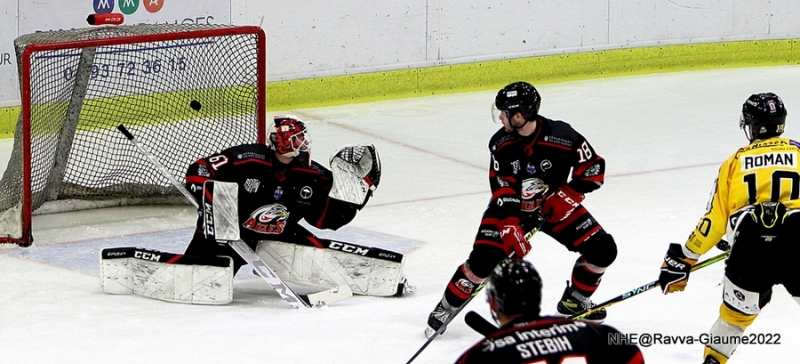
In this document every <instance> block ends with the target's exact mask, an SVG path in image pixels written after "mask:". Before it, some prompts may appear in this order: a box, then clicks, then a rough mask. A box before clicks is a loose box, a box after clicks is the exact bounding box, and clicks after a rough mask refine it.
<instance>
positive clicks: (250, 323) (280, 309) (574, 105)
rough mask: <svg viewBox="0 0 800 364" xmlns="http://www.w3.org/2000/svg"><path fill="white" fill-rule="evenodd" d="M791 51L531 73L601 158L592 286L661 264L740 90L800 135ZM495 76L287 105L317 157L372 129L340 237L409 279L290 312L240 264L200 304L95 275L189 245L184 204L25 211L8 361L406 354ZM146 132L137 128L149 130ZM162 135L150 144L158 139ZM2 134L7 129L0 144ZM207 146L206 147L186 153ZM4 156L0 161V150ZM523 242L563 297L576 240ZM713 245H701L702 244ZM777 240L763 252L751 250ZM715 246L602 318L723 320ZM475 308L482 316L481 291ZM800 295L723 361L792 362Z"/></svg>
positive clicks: (479, 148) (442, 253)
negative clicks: (106, 264)
mask: <svg viewBox="0 0 800 364" xmlns="http://www.w3.org/2000/svg"><path fill="white" fill-rule="evenodd" d="M797 85H800V67H798V66H783V67H766V68H747V69H729V70H712V71H693V72H680V73H669V74H655V75H647V76H635V77H623V78H614V79H600V80H591V81H580V82H569V83H561V84H549V85H540V86H539V87H538V89H539V91H540V93H541V94H542V98H543V101H542V107H541V110H540V113H541V114H542V115H544V116H547V117H549V118H553V119H561V120H564V121H567V122H568V123H570V124H572V125H573V126H574V127H575V128H576V129H577V130H578V131H579V132H581V133H582V134H583V135H584V136H585V137H586V138H587V139H588V140H589V142H590V143H592V145H593V146H594V148H595V149H596V150H597V152H598V153H599V154H600V155H601V156H603V157H604V158H605V159H606V162H607V171H606V172H607V174H606V176H607V178H606V184H605V185H604V186H603V187H602V188H601V189H600V190H598V191H596V192H594V193H591V194H589V195H587V198H586V200H585V202H584V204H585V205H586V206H587V207H588V208H589V210H590V211H591V212H592V214H593V215H594V216H595V217H596V218H597V219H598V220H599V222H600V223H601V224H602V225H603V226H604V228H605V229H606V230H607V231H608V232H610V233H611V234H612V235H613V236H614V237H615V239H616V241H617V244H618V247H619V255H618V258H617V260H616V262H615V263H614V264H613V265H612V266H611V267H610V268H609V269H608V271H607V273H606V275H605V277H604V278H603V283H602V284H601V285H600V288H599V289H598V291H597V293H596V294H595V296H594V297H593V298H594V300H595V301H604V300H606V299H609V298H612V297H614V296H617V295H620V294H622V293H623V292H625V291H628V290H630V289H633V288H635V287H638V286H640V285H642V284H645V283H647V282H650V281H652V280H655V279H657V277H658V268H659V265H660V264H661V261H662V257H663V255H664V253H665V251H666V249H667V246H668V244H669V243H670V242H679V243H682V242H683V241H684V240H685V239H686V237H687V236H688V235H689V233H690V232H691V230H692V228H693V227H694V226H695V224H696V223H697V221H698V219H699V218H700V217H701V215H702V214H703V212H704V210H705V206H706V202H707V200H708V197H709V194H710V192H711V188H712V182H713V180H714V178H715V177H716V173H717V170H718V168H719V165H720V164H721V163H722V162H723V161H724V160H725V158H727V157H728V156H729V155H731V154H732V153H734V152H735V151H736V149H737V148H739V147H741V146H744V145H745V144H746V143H747V140H746V139H745V137H744V134H743V133H742V131H741V130H740V129H738V119H739V114H740V110H741V105H742V103H743V102H744V100H745V99H746V98H747V97H748V96H749V95H750V94H752V93H756V92H767V91H773V92H776V93H777V94H778V95H780V96H781V97H782V98H783V99H784V101H785V103H786V107H787V109H788V111H789V117H788V119H787V131H786V133H785V134H784V135H785V136H787V137H789V138H794V139H798V138H800V119H798V117H797V116H796V115H800V88H798V86H797ZM495 92H496V91H487V92H475V93H464V94H455V95H446V96H431V97H421V98H414V99H404V100H395V101H386V102H379V103H370V104H358V105H345V106H338V107H329V108H316V109H307V110H295V111H293V112H292V113H294V114H296V115H299V116H301V117H302V118H303V119H305V120H306V121H307V123H308V125H309V129H310V131H311V134H312V137H313V142H314V143H313V145H312V156H313V157H315V159H316V160H318V161H319V162H320V163H322V164H323V165H327V160H328V157H329V156H330V155H331V153H333V151H334V150H336V148H338V147H340V146H343V145H346V144H355V143H373V144H375V145H376V147H377V149H378V150H379V152H380V155H381V157H382V163H383V178H382V181H381V184H380V188H379V189H378V190H377V191H376V194H375V196H374V198H373V199H372V200H371V201H370V203H369V205H368V206H367V207H366V208H365V209H364V210H362V211H361V212H360V213H359V215H358V216H357V217H356V219H355V220H354V221H353V222H352V223H351V224H350V225H348V226H347V227H345V228H344V229H342V230H341V231H339V232H334V233H331V235H333V236H337V237H339V238H340V239H342V240H348V239H351V240H352V241H354V242H359V243H361V244H366V245H373V246H380V247H388V248H391V249H395V250H399V251H401V252H404V253H406V254H407V255H406V265H405V272H406V274H407V276H408V278H409V280H410V282H412V283H413V284H414V285H416V287H417V292H416V293H415V294H413V295H412V296H409V297H404V298H375V297H353V298H351V299H348V300H345V301H342V302H340V303H336V304H333V305H331V306H330V307H324V308H321V309H310V310H293V309H291V308H290V307H289V306H288V305H286V304H285V303H284V302H282V301H281V300H280V298H279V297H278V295H277V294H276V293H275V292H274V291H272V290H271V289H269V288H268V287H267V285H266V284H265V283H264V282H263V281H261V280H260V279H258V278H255V277H253V276H252V274H250V273H249V271H250V270H249V269H247V268H246V267H245V268H244V269H242V271H241V272H240V273H239V275H238V276H237V277H236V279H235V281H234V282H235V287H234V302H233V303H232V304H230V305H227V306H192V305H183V304H175V303H167V302H161V301H155V300H150V299H146V298H142V297H138V296H133V295H121V296H116V295H110V294H106V293H104V292H102V291H101V289H100V280H99V271H98V262H97V261H98V253H99V250H100V249H101V248H103V247H115V246H141V247H148V248H154V249H160V250H163V251H168V252H173V253H182V252H183V249H184V248H185V246H186V244H187V243H188V241H189V239H190V235H191V234H190V228H191V227H192V226H193V224H194V217H195V214H194V211H193V210H192V209H191V208H189V207H188V206H187V207H128V208H112V209H102V210H94V211H83V212H72V213H63V214H54V215H45V216H36V217H34V222H33V224H34V225H33V226H34V236H35V239H36V242H35V244H34V246H32V247H30V248H19V247H16V246H2V247H0V307H2V309H0V337H2V340H0V362H4V363H56V362H57V363H231V362H239V363H405V362H406V361H407V360H408V359H409V358H410V357H411V356H412V354H414V352H415V351H416V350H417V349H418V348H419V347H420V346H421V345H422V344H423V343H424V341H425V338H424V336H423V334H422V332H423V329H424V327H425V322H426V319H427V315H428V313H429V312H430V311H431V310H432V309H433V307H434V306H435V305H436V303H437V301H438V300H439V299H440V297H441V294H442V292H443V289H444V287H445V285H446V283H447V282H448V280H449V278H450V276H451V275H452V273H453V271H454V269H455V268H456V267H457V266H458V265H459V264H461V263H462V262H463V261H464V260H465V259H466V258H467V255H468V254H469V252H470V249H471V246H472V241H473V239H474V235H475V233H476V229H477V226H478V222H479V219H480V216H481V214H482V212H483V210H484V208H485V206H486V203H487V202H488V199H489V186H488V183H487V180H488V176H487V175H488V164H489V154H488V150H487V143H488V140H489V137H490V136H491V135H492V134H493V133H494V132H495V131H496V130H497V129H498V128H499V125H497V124H493V123H492V122H491V116H490V105H491V103H492V102H493V100H494V95H495ZM144 142H145V143H146V141H144ZM156 147H157V146H155V145H154V146H151V148H156ZM10 148H11V141H10V140H3V141H0V156H5V157H6V158H7V155H8V153H9V150H10ZM198 157H200V156H198ZM2 166H5V162H3V163H2ZM532 242H533V251H532V252H531V253H530V254H529V255H528V257H527V259H528V260H530V261H531V262H533V263H534V265H535V266H536V267H537V268H538V270H539V272H540V273H541V275H542V277H543V280H544V297H543V302H542V309H543V313H545V314H549V313H553V312H555V306H556V303H557V301H558V299H559V298H560V296H561V293H562V291H563V289H564V284H565V281H566V280H567V279H569V274H570V271H571V268H572V265H573V262H574V261H575V259H576V258H577V255H576V254H574V253H570V252H568V251H567V250H566V249H565V248H564V247H562V246H561V245H559V244H558V243H556V242H555V241H554V240H552V239H550V238H549V237H547V236H546V235H544V234H539V235H536V236H534V237H533V239H532ZM714 254H716V250H712V251H711V252H709V254H707V255H706V256H705V257H704V258H707V257H710V256H712V255H714ZM777 254H781V252H772V251H765V252H764V253H763V256H761V257H757V258H758V259H770V257H771V256H774V255H777ZM722 272H723V264H722V263H718V264H716V265H712V266H710V267H708V268H706V269H703V270H700V271H697V272H695V273H693V274H692V275H691V279H690V281H689V285H688V288H687V290H686V291H685V292H681V293H676V294H672V295H669V296H663V295H661V294H660V293H659V292H658V290H653V291H652V292H647V293H645V294H643V295H641V296H638V297H635V298H632V299H630V300H627V301H625V302H622V303H620V304H618V305H615V306H613V307H612V308H610V309H609V312H608V320H607V321H606V323H607V324H610V325H612V326H614V327H616V328H618V329H620V330H621V331H623V332H626V333H636V334H644V333H650V334H662V335H691V336H694V337H695V338H697V337H699V336H700V334H702V333H705V332H707V331H708V329H709V328H710V327H711V325H712V323H713V322H714V320H716V318H717V311H718V308H719V304H720V301H721V285H720V283H721V280H722ZM467 310H475V311H477V312H478V313H480V314H482V315H484V316H485V317H489V313H488V306H487V304H486V299H485V296H484V294H483V293H481V294H480V295H479V296H478V297H477V298H476V299H475V300H473V301H472V302H471V303H470V305H469V306H468V307H467ZM798 322H800V307H798V305H797V304H796V303H795V302H794V301H793V300H792V299H791V297H790V296H789V295H788V294H787V293H786V291H785V290H784V289H783V288H782V287H778V288H776V289H775V293H774V295H773V299H772V303H771V304H770V305H768V306H767V307H766V308H765V309H764V311H763V312H762V314H761V315H760V316H759V317H758V319H757V320H756V321H755V323H754V324H753V325H752V326H751V327H750V328H749V329H748V331H747V333H748V334H750V333H755V334H779V335H780V344H779V345H742V346H740V347H739V349H738V350H737V352H736V354H735V355H734V356H733V358H732V360H731V361H730V363H731V364H736V363H766V362H792V361H796V360H797V359H796V352H797V350H796V349H793V348H796V347H797V346H798V345H800V325H797V323H798ZM479 339H480V336H479V335H478V334H477V333H475V332H473V331H472V330H471V329H470V328H469V327H467V326H466V325H465V324H464V322H463V314H462V317H459V318H457V319H456V320H455V321H454V323H453V324H451V325H450V327H449V328H448V330H447V332H446V333H445V334H444V335H443V336H441V337H439V338H437V339H436V340H435V341H434V342H433V343H431V345H430V346H429V347H428V348H427V349H426V350H425V351H424V352H423V353H422V354H421V355H420V356H419V358H417V360H416V361H415V363H451V362H454V361H455V359H456V358H457V357H458V356H459V355H460V354H461V353H462V352H463V351H464V350H465V349H467V348H468V347H469V346H471V345H472V344H473V343H475V342H477V341H478V340H479ZM702 350H703V348H702V345H701V344H697V343H696V344H693V345H686V344H683V345H681V344H671V345H667V344H654V345H653V346H651V347H647V348H643V351H644V354H645V359H646V362H647V363H651V364H653V363H699V362H700V361H701V360H702V359H701V353H702Z"/></svg>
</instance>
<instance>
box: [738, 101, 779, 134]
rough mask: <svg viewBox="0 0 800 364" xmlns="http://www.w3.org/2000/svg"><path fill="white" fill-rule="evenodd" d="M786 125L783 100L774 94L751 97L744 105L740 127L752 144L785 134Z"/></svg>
mask: <svg viewBox="0 0 800 364" xmlns="http://www.w3.org/2000/svg"><path fill="white" fill-rule="evenodd" d="M785 124H786V108H785V107H784V106H783V100H781V98H780V97H778V95H776V94H774V93H772V92H766V93H760V94H753V95H750V97H749V98H747V101H745V102H744V105H742V116H741V117H740V118H739V127H740V128H742V130H744V134H745V135H746V136H747V139H748V140H750V141H751V142H752V141H753V140H756V139H766V138H770V137H774V136H779V135H781V134H783V128H784V126H785Z"/></svg>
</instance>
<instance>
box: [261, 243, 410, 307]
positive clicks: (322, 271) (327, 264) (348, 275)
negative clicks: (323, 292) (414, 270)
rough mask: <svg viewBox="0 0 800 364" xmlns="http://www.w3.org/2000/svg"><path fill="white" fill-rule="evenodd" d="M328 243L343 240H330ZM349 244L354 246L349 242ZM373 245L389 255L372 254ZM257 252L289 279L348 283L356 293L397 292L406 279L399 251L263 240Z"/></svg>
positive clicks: (316, 282) (383, 293)
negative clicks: (354, 248) (382, 256)
mask: <svg viewBox="0 0 800 364" xmlns="http://www.w3.org/2000/svg"><path fill="white" fill-rule="evenodd" d="M330 243H331V244H329V246H331V245H333V246H334V248H335V247H336V246H337V245H335V244H343V243H338V242H330ZM348 246H354V245H353V244H348ZM370 249H373V250H375V251H380V252H379V253H378V254H381V253H383V254H384V255H385V256H386V258H385V259H381V258H380V257H378V256H370V255H369V253H370V251H369V250H370ZM256 253H257V254H258V255H259V256H260V257H261V258H262V259H264V261H265V262H267V263H268V264H271V266H274V267H275V270H276V273H278V274H279V275H281V276H282V277H286V278H285V279H286V281H288V282H294V283H298V284H316V285H320V286H328V287H330V286H348V287H350V290H352V292H353V293H354V294H360V295H367V296H382V297H386V296H394V295H396V294H397V293H398V292H397V291H398V285H399V284H401V283H403V284H405V282H404V277H403V264H404V257H403V255H402V254H400V253H394V252H390V253H387V251H384V250H381V249H376V248H366V247H359V249H356V250H354V252H352V253H351V252H347V251H343V250H334V249H332V248H323V249H320V248H316V247H310V246H304V245H296V244H290V243H285V242H280V241H270V240H262V241H260V242H259V243H258V247H257V249H256Z"/></svg>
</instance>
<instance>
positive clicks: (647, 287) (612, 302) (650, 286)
mask: <svg viewBox="0 0 800 364" xmlns="http://www.w3.org/2000/svg"><path fill="white" fill-rule="evenodd" d="M729 253H730V251H725V252H722V253H720V254H718V255H715V256H713V257H711V258H708V259H706V260H704V261H702V262H700V263H697V264H695V265H693V266H692V269H691V272H694V271H696V270H700V269H703V268H705V267H708V266H709V265H712V264H714V263H716V262H719V261H721V260H724V259H725V258H726V257H727V256H728V254H729ZM658 286H659V284H658V280H655V281H652V282H650V283H647V284H645V285H642V286H639V287H636V288H634V289H632V290H630V291H628V292H625V293H623V294H621V295H619V296H617V297H614V298H612V299H610V300H608V301H605V302H603V303H600V304H598V305H596V306H594V307H592V308H591V309H589V310H587V311H585V312H581V313H578V314H575V315H572V316H569V318H571V319H573V320H580V319H582V318H584V317H586V316H588V315H591V314H592V313H593V312H595V311H598V310H601V309H604V308H608V307H610V306H612V305H615V304H617V303H620V302H622V301H625V300H627V299H628V298H631V297H633V296H636V295H639V294H641V293H643V292H647V291H649V290H651V289H653V288H656V287H658Z"/></svg>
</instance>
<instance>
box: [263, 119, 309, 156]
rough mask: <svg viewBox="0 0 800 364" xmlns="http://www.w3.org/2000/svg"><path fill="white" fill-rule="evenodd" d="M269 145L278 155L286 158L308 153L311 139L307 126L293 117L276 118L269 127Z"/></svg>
mask: <svg viewBox="0 0 800 364" xmlns="http://www.w3.org/2000/svg"><path fill="white" fill-rule="evenodd" d="M269 144H270V147H272V150H274V151H275V152H276V153H278V154H280V155H282V156H285V157H296V156H297V155H298V154H300V152H308V151H309V149H310V147H311V137H310V136H309V135H308V129H307V128H306V124H305V123H304V122H303V121H302V120H300V119H299V118H297V117H295V116H291V115H283V116H275V118H274V120H273V123H272V124H271V125H270V127H269Z"/></svg>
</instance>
